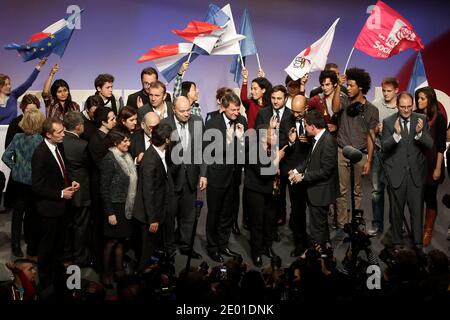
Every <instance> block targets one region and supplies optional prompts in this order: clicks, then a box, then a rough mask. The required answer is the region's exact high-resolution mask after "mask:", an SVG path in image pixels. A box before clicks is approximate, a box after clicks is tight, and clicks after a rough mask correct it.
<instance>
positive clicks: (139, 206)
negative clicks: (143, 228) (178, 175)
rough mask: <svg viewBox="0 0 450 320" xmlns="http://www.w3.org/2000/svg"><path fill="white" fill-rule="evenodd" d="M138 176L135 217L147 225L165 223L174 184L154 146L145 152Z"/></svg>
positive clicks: (170, 204) (170, 205)
mask: <svg viewBox="0 0 450 320" xmlns="http://www.w3.org/2000/svg"><path fill="white" fill-rule="evenodd" d="M138 175H139V178H138V185H137V191H136V198H135V201H134V209H133V216H134V217H135V218H136V219H137V220H138V221H140V222H142V223H145V224H151V223H154V222H159V224H162V223H164V220H165V217H166V215H168V212H169V210H171V207H172V203H171V202H173V200H172V195H173V182H172V179H171V176H170V174H168V173H166V170H165V169H164V164H163V162H162V160H161V157H160V156H159V154H158V152H156V150H155V148H154V146H151V147H149V148H148V149H147V150H146V151H145V153H144V157H143V158H142V162H141V165H140V166H139V169H138Z"/></svg>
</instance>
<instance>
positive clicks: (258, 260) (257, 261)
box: [253, 256, 262, 268]
mask: <svg viewBox="0 0 450 320" xmlns="http://www.w3.org/2000/svg"><path fill="white" fill-rule="evenodd" d="M253 264H254V265H255V267H258V268H260V267H262V257H261V256H256V257H253Z"/></svg>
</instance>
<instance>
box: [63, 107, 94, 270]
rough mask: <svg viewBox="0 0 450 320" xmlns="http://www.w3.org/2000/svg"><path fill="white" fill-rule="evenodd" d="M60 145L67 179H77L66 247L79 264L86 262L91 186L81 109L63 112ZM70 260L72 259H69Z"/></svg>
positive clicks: (87, 261)
mask: <svg viewBox="0 0 450 320" xmlns="http://www.w3.org/2000/svg"><path fill="white" fill-rule="evenodd" d="M64 126H65V128H66V132H65V135H64V140H63V146H64V152H65V155H66V160H67V172H68V174H69V179H71V180H73V181H78V182H79V183H80V189H79V190H78V192H77V193H75V195H74V196H73V198H72V201H71V204H72V205H71V210H70V217H69V226H70V227H69V228H68V230H67V232H66V249H68V250H69V252H67V253H68V254H69V256H67V255H66V256H65V259H70V258H73V262H74V263H75V264H77V265H79V266H87V265H88V264H89V262H90V261H89V259H90V252H89V245H88V242H89V225H90V220H91V214H90V213H91V212H90V205H91V188H90V179H89V169H90V168H89V167H90V163H89V156H88V151H87V144H88V143H87V141H85V140H83V139H81V138H80V137H81V135H82V134H83V132H84V119H83V116H82V114H81V113H80V112H75V111H72V112H68V113H66V114H65V115H64ZM70 260H71V259H70Z"/></svg>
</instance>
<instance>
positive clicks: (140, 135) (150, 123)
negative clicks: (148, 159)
mask: <svg viewBox="0 0 450 320" xmlns="http://www.w3.org/2000/svg"><path fill="white" fill-rule="evenodd" d="M159 122H160V119H159V117H158V115H157V114H156V113H154V112H149V113H147V114H146V115H145V116H144V118H143V119H142V121H141V128H142V130H138V131H137V132H135V133H134V134H133V135H132V136H131V145H130V151H129V152H130V154H131V157H133V159H134V163H135V164H136V165H139V163H140V162H141V160H142V157H143V156H144V152H145V150H147V149H148V147H150V146H151V144H152V142H151V138H152V130H153V128H154V127H156V126H157V125H158V124H159Z"/></svg>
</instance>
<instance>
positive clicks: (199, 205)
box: [185, 200, 203, 279]
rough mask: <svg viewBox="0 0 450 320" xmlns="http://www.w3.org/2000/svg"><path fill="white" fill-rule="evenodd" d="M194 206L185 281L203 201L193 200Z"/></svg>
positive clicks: (186, 275)
mask: <svg viewBox="0 0 450 320" xmlns="http://www.w3.org/2000/svg"><path fill="white" fill-rule="evenodd" d="M194 205H195V220H194V226H193V228H192V233H191V241H190V243H189V249H188V259H187V261H186V268H185V277H186V279H187V278H188V275H189V269H190V268H191V259H192V251H193V250H194V242H195V235H196V233H197V224H198V219H199V218H200V213H201V211H202V207H203V200H195V202H194Z"/></svg>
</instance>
